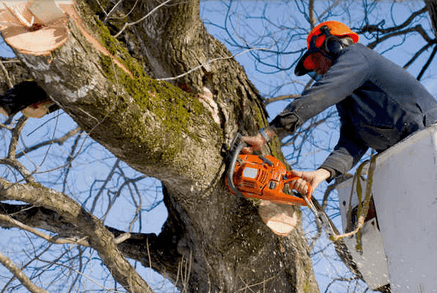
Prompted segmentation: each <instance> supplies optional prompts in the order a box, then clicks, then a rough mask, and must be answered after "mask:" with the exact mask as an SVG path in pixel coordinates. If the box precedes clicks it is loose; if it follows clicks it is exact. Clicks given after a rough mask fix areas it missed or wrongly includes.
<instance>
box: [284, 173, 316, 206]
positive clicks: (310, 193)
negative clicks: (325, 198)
mask: <svg viewBox="0 0 437 293" xmlns="http://www.w3.org/2000/svg"><path fill="white" fill-rule="evenodd" d="M299 179H302V178H301V177H299V176H294V177H291V178H287V180H285V181H284V182H283V187H285V185H287V183H290V182H292V181H296V180H299ZM306 186H307V187H308V191H307V194H306V196H305V195H303V194H302V196H303V197H306V198H307V200H311V197H312V195H313V189H312V188H311V184H309V183H308V182H306ZM293 190H296V189H294V188H293ZM296 191H297V190H296ZM302 200H304V199H302ZM303 205H306V202H305V204H303Z"/></svg>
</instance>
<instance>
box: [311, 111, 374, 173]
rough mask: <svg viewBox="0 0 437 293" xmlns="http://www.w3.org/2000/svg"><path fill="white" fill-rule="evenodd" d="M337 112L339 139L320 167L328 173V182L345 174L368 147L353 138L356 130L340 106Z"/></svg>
mask: <svg viewBox="0 0 437 293" xmlns="http://www.w3.org/2000/svg"><path fill="white" fill-rule="evenodd" d="M337 111H338V114H339V116H340V123H341V126H340V137H339V140H338V143H337V145H336V146H335V147H334V150H333V151H332V152H331V154H329V156H328V157H327V158H326V159H325V161H324V163H323V164H322V165H321V166H320V168H323V169H325V170H328V171H330V174H331V175H330V176H329V178H327V179H328V181H329V180H332V179H334V178H335V177H337V176H339V175H342V174H346V173H347V172H348V171H349V170H350V169H352V167H354V166H355V165H356V164H357V163H358V162H359V160H360V159H361V157H362V156H363V155H364V154H365V153H366V151H367V150H368V146H366V144H365V143H364V142H363V141H362V140H361V139H359V138H357V137H356V136H355V131H356V130H355V129H354V128H353V126H352V122H351V121H350V120H349V118H348V115H347V114H346V112H345V110H344V109H343V108H342V107H341V105H339V106H337Z"/></svg>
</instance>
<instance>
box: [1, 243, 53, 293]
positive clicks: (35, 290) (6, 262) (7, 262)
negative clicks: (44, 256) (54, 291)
mask: <svg viewBox="0 0 437 293" xmlns="http://www.w3.org/2000/svg"><path fill="white" fill-rule="evenodd" d="M0 263H1V264H2V265H3V266H5V267H6V268H7V269H8V270H9V271H10V272H11V273H12V274H13V275H14V276H15V277H16V278H17V279H18V280H20V282H21V284H23V286H24V287H26V288H27V289H28V290H29V291H30V292H32V293H49V292H48V291H46V290H44V289H41V288H39V287H37V286H36V285H35V284H33V283H32V281H31V280H30V279H29V277H27V276H26V275H25V274H24V273H23V272H22V271H21V270H20V268H19V267H17V265H15V264H14V263H13V262H12V260H11V259H10V258H8V257H7V256H5V255H4V254H3V253H1V252H0Z"/></svg>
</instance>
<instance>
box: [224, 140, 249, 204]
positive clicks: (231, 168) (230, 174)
mask: <svg viewBox="0 0 437 293" xmlns="http://www.w3.org/2000/svg"><path fill="white" fill-rule="evenodd" d="M245 147H247V144H246V143H245V142H242V143H240V144H239V145H238V146H237V147H236V149H235V151H234V155H233V156H232V158H231V162H230V165H229V171H228V184H229V187H230V188H231V189H232V191H233V192H235V194H237V195H238V196H241V197H243V198H244V195H243V194H241V192H240V191H239V190H238V189H237V188H236V187H235V185H234V178H233V177H234V170H235V164H236V163H237V159H238V155H239V154H240V152H241V150H242V149H244V148H245Z"/></svg>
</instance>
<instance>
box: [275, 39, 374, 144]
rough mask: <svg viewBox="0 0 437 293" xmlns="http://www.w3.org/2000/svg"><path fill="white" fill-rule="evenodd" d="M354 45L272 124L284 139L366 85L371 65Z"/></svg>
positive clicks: (345, 50)
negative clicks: (312, 118) (309, 120)
mask: <svg viewBox="0 0 437 293" xmlns="http://www.w3.org/2000/svg"><path fill="white" fill-rule="evenodd" d="M358 45H360V44H356V45H354V46H358ZM354 46H350V47H348V48H346V49H344V51H343V52H342V53H341V55H340V56H339V57H338V59H337V61H336V62H334V64H333V65H332V66H331V68H330V69H329V71H328V72H327V73H326V74H325V75H324V76H323V78H322V79H321V80H320V81H318V82H316V83H315V84H314V86H312V87H311V88H310V89H307V90H305V91H304V92H303V93H302V96H301V97H299V98H296V99H294V100H293V101H292V102H291V103H290V104H289V105H288V106H287V107H286V108H285V109H284V110H283V111H282V112H281V113H280V114H278V115H277V116H276V117H275V118H274V119H273V120H272V121H271V122H270V124H269V125H270V127H271V128H272V130H273V131H274V133H276V134H277V135H278V136H279V138H280V139H282V138H283V137H285V136H286V135H290V134H292V133H294V131H295V130H296V129H297V128H298V127H300V126H301V125H302V124H303V123H304V122H305V121H307V120H308V119H310V118H311V117H314V116H315V115H317V114H319V113H321V112H323V111H324V110H325V109H327V108H329V107H331V106H333V105H336V104H337V103H339V102H341V101H343V100H344V99H345V98H346V97H348V96H350V95H352V94H353V92H354V91H355V90H356V89H358V88H360V87H361V86H362V85H363V84H364V83H365V81H366V80H367V79H368V76H369V74H370V72H371V69H370V68H369V62H368V61H367V59H366V57H365V56H363V55H362V54H361V53H360V52H357V51H358V50H355V49H354ZM360 46H362V45H360Z"/></svg>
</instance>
